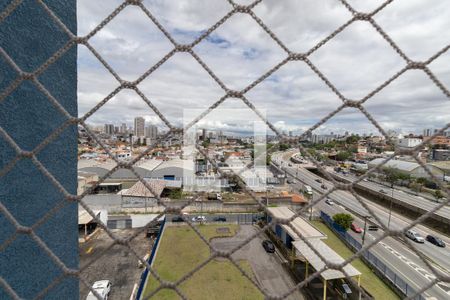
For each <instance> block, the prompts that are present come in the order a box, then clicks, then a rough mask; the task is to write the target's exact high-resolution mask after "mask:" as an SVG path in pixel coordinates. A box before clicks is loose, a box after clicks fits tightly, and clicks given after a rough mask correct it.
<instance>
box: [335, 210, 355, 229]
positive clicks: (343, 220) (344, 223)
mask: <svg viewBox="0 0 450 300" xmlns="http://www.w3.org/2000/svg"><path fill="white" fill-rule="evenodd" d="M333 221H334V222H335V223H336V224H338V225H340V226H341V227H342V228H344V229H345V230H346V231H347V230H348V229H349V228H350V226H351V225H352V222H353V217H352V215H349V214H344V213H339V214H335V215H334V216H333Z"/></svg>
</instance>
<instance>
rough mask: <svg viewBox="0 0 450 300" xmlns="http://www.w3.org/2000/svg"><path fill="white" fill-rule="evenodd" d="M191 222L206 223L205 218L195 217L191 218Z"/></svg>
mask: <svg viewBox="0 0 450 300" xmlns="http://www.w3.org/2000/svg"><path fill="white" fill-rule="evenodd" d="M192 222H206V217H205V216H195V217H193V218H192Z"/></svg>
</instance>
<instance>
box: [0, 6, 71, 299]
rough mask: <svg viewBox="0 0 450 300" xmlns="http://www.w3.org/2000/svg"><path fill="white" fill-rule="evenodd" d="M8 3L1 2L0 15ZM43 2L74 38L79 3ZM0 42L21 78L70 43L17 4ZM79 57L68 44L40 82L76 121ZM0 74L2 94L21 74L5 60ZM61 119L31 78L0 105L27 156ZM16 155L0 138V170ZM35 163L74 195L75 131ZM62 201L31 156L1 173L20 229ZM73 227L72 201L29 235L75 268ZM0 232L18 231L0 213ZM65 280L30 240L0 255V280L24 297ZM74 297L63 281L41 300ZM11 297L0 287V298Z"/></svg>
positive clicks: (0, 27) (4, 196)
mask: <svg viewBox="0 0 450 300" xmlns="http://www.w3.org/2000/svg"><path fill="white" fill-rule="evenodd" d="M10 3H11V1H0V12H3V11H4V10H5V8H6V7H7V6H8V5H9V4H10ZM45 3H46V5H47V6H48V7H49V8H50V9H51V10H52V11H53V12H54V13H55V14H56V15H57V16H58V17H59V18H60V19H61V20H62V22H63V23H64V24H66V26H67V27H68V28H69V29H70V30H71V31H72V32H74V33H76V32H77V27H76V1H74V0H47V1H45ZM0 37H1V38H0V47H1V48H3V50H4V51H5V52H6V53H7V54H8V55H9V56H10V57H11V58H12V60H14V62H15V63H16V64H17V65H18V66H19V67H20V68H21V69H22V70H23V71H25V72H33V71H35V70H36V69H37V68H38V67H39V66H41V65H42V64H43V63H44V62H45V61H47V60H48V59H49V58H50V57H51V56H52V55H53V54H54V53H55V52H56V51H57V50H58V49H60V48H61V47H63V46H64V45H65V44H66V42H67V41H68V40H69V38H68V36H67V35H66V34H65V33H64V32H63V31H62V30H61V29H60V28H59V27H58V25H57V24H56V23H55V22H54V21H53V20H51V19H50V17H49V15H48V14H47V13H46V12H45V10H44V9H43V8H42V6H41V5H39V3H38V1H22V2H21V4H20V5H18V7H17V8H16V9H15V10H14V11H13V12H12V13H11V14H10V15H9V16H7V17H6V18H5V19H3V20H1V21H0ZM76 59H77V50H76V46H73V47H72V48H71V49H69V50H68V51H67V52H66V53H65V54H64V55H63V56H62V57H60V58H59V59H58V60H56V61H55V63H54V64H52V65H51V66H50V67H49V68H48V69H46V70H45V71H44V72H43V73H42V74H41V75H39V78H38V79H39V81H40V82H41V83H42V84H43V85H44V86H45V87H46V89H47V90H48V91H49V92H50V93H51V94H52V95H53V96H54V97H55V98H56V99H57V100H58V102H59V103H60V105H61V106H62V107H64V109H65V110H66V111H67V112H68V113H69V114H71V115H72V116H74V117H77V115H78V114H77V96H76V91H77V81H76V80H77V65H76ZM0 70H1V71H0V93H2V92H3V91H4V89H5V88H6V87H7V86H9V85H10V84H11V83H12V82H13V81H14V80H15V79H16V78H17V77H18V74H17V72H16V71H14V70H13V68H12V67H11V66H10V65H9V64H8V63H7V62H6V60H5V59H3V58H2V55H0ZM66 120H67V119H66V117H65V116H64V115H63V114H62V113H61V112H60V111H59V110H58V109H56V107H55V106H54V105H53V104H51V103H50V101H49V100H48V98H47V97H46V96H45V95H44V94H43V93H42V92H41V91H39V90H38V89H37V87H36V86H35V85H34V84H33V83H32V82H31V81H28V80H27V81H24V82H22V83H21V84H20V85H19V86H18V87H17V88H16V89H15V90H14V91H13V92H12V93H11V94H10V95H9V96H8V97H6V98H5V99H4V100H2V101H0V127H1V129H2V130H4V131H5V132H7V134H8V135H9V136H10V137H11V138H12V139H13V140H14V141H15V143H17V145H18V146H19V147H20V148H21V149H23V150H27V151H32V150H33V149H34V148H35V147H36V146H38V145H39V144H40V143H41V142H42V141H43V140H44V139H45V138H46V137H48V136H49V135H50V134H51V133H52V132H53V131H54V130H55V129H57V128H58V127H59V126H61V124H63V123H64V122H65V121H66ZM16 154H17V153H16V152H15V151H14V149H13V148H12V147H11V146H10V145H9V144H8V143H7V142H6V141H5V138H4V137H3V136H2V134H0V172H1V171H3V170H4V167H5V166H6V165H7V164H8V163H9V162H10V161H11V160H12V159H13V158H14V157H15V156H16ZM36 157H37V159H38V160H39V161H40V162H41V163H42V165H43V166H44V167H45V168H47V169H48V170H49V171H50V172H51V173H52V174H53V176H54V177H55V179H56V180H58V181H59V183H60V184H61V185H62V186H63V187H64V188H65V189H66V190H67V191H68V192H69V193H71V194H74V195H75V194H76V193H77V126H76V125H70V126H68V127H67V128H66V129H64V130H63V131H62V132H61V133H60V134H59V135H58V136H57V137H56V138H55V139H54V140H52V141H51V142H50V143H49V144H48V145H47V146H45V147H44V148H43V149H42V150H41V151H40V152H39V153H38V154H37V155H36ZM55 158H57V159H55ZM63 199H64V198H63V195H62V194H61V193H60V191H59V189H58V188H57V187H55V185H53V184H52V183H51V181H50V180H49V179H48V178H47V177H46V176H44V175H43V173H42V172H41V171H40V170H39V169H38V168H37V167H36V165H34V164H33V162H32V161H31V159H29V158H22V159H21V160H19V161H18V162H17V163H16V164H15V165H14V167H13V168H12V169H10V170H9V171H8V172H6V173H0V202H1V204H2V205H3V206H4V207H5V208H6V209H7V210H8V211H9V213H11V214H12V215H13V216H14V217H15V218H16V220H17V222H19V224H20V225H22V226H32V225H33V224H35V223H36V222H37V221H38V220H39V219H41V218H42V217H43V216H44V215H45V214H46V213H47V212H48V211H49V210H50V209H52V208H53V207H55V206H56V204H57V203H60V201H62V200H63ZM77 224H78V213H77V205H76V203H66V205H65V206H64V207H62V208H60V209H59V210H58V211H56V212H55V213H53V214H52V215H51V216H49V218H48V219H47V220H46V221H45V222H43V223H42V224H41V225H39V226H37V227H36V229H35V230H34V231H35V233H36V234H37V235H38V236H39V238H40V239H41V240H42V241H43V242H44V243H45V244H46V246H47V247H48V248H49V249H50V250H51V251H52V252H53V253H54V254H55V255H56V256H57V257H58V258H59V259H60V260H61V262H62V263H63V264H65V265H66V267H68V268H72V269H78V267H79V266H78V232H77V230H75V229H76V228H77ZM0 228H1V230H0V244H2V243H3V242H5V241H6V240H7V239H10V238H11V237H12V236H13V235H14V233H15V228H14V226H13V225H12V223H11V222H10V221H9V220H8V219H7V218H5V217H4V213H3V212H1V210H0ZM61 241H63V242H61ZM62 274H63V273H62V271H61V269H60V267H59V266H58V265H57V264H56V263H55V262H53V260H52V259H51V258H50V257H49V256H48V254H47V253H46V252H44V250H43V249H42V248H41V247H39V246H38V244H37V243H36V242H35V241H34V240H33V239H32V238H31V237H30V236H29V235H27V234H20V235H18V236H17V238H16V239H15V240H13V241H12V242H11V243H10V244H8V246H6V247H5V248H4V249H2V251H1V252H0V278H2V279H4V280H5V281H6V283H7V284H8V285H9V286H10V287H11V288H12V289H13V290H14V291H15V293H17V295H18V297H20V298H22V299H34V298H35V297H36V296H37V295H38V294H39V293H40V292H41V291H42V290H44V289H45V288H46V287H47V286H49V285H50V284H51V283H52V281H54V280H55V279H56V278H57V277H58V276H60V275H62ZM78 292H79V287H78V280H77V278H75V277H67V278H64V279H63V280H61V281H60V282H59V283H58V284H57V285H55V286H54V287H52V288H51V289H49V290H48V293H47V294H46V295H45V297H44V298H45V299H78V298H79V297H78ZM10 298H11V297H10V296H9V295H8V294H7V293H6V291H5V289H4V288H0V299H10Z"/></svg>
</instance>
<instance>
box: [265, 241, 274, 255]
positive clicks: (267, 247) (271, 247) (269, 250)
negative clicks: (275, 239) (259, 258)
mask: <svg viewBox="0 0 450 300" xmlns="http://www.w3.org/2000/svg"><path fill="white" fill-rule="evenodd" d="M262 246H263V247H264V250H266V252H267V253H274V252H275V245H274V244H273V243H272V242H271V241H269V240H264V241H263V242H262Z"/></svg>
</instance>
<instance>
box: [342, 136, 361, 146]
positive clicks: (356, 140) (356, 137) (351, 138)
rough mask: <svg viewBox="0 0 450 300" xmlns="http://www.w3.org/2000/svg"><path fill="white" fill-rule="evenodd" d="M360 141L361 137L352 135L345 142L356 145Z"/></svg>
mask: <svg viewBox="0 0 450 300" xmlns="http://www.w3.org/2000/svg"><path fill="white" fill-rule="evenodd" d="M359 140H360V137H359V136H358V135H354V134H352V135H351V136H349V137H347V138H346V139H345V142H346V143H347V144H354V143H356V142H358V141H359Z"/></svg>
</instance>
